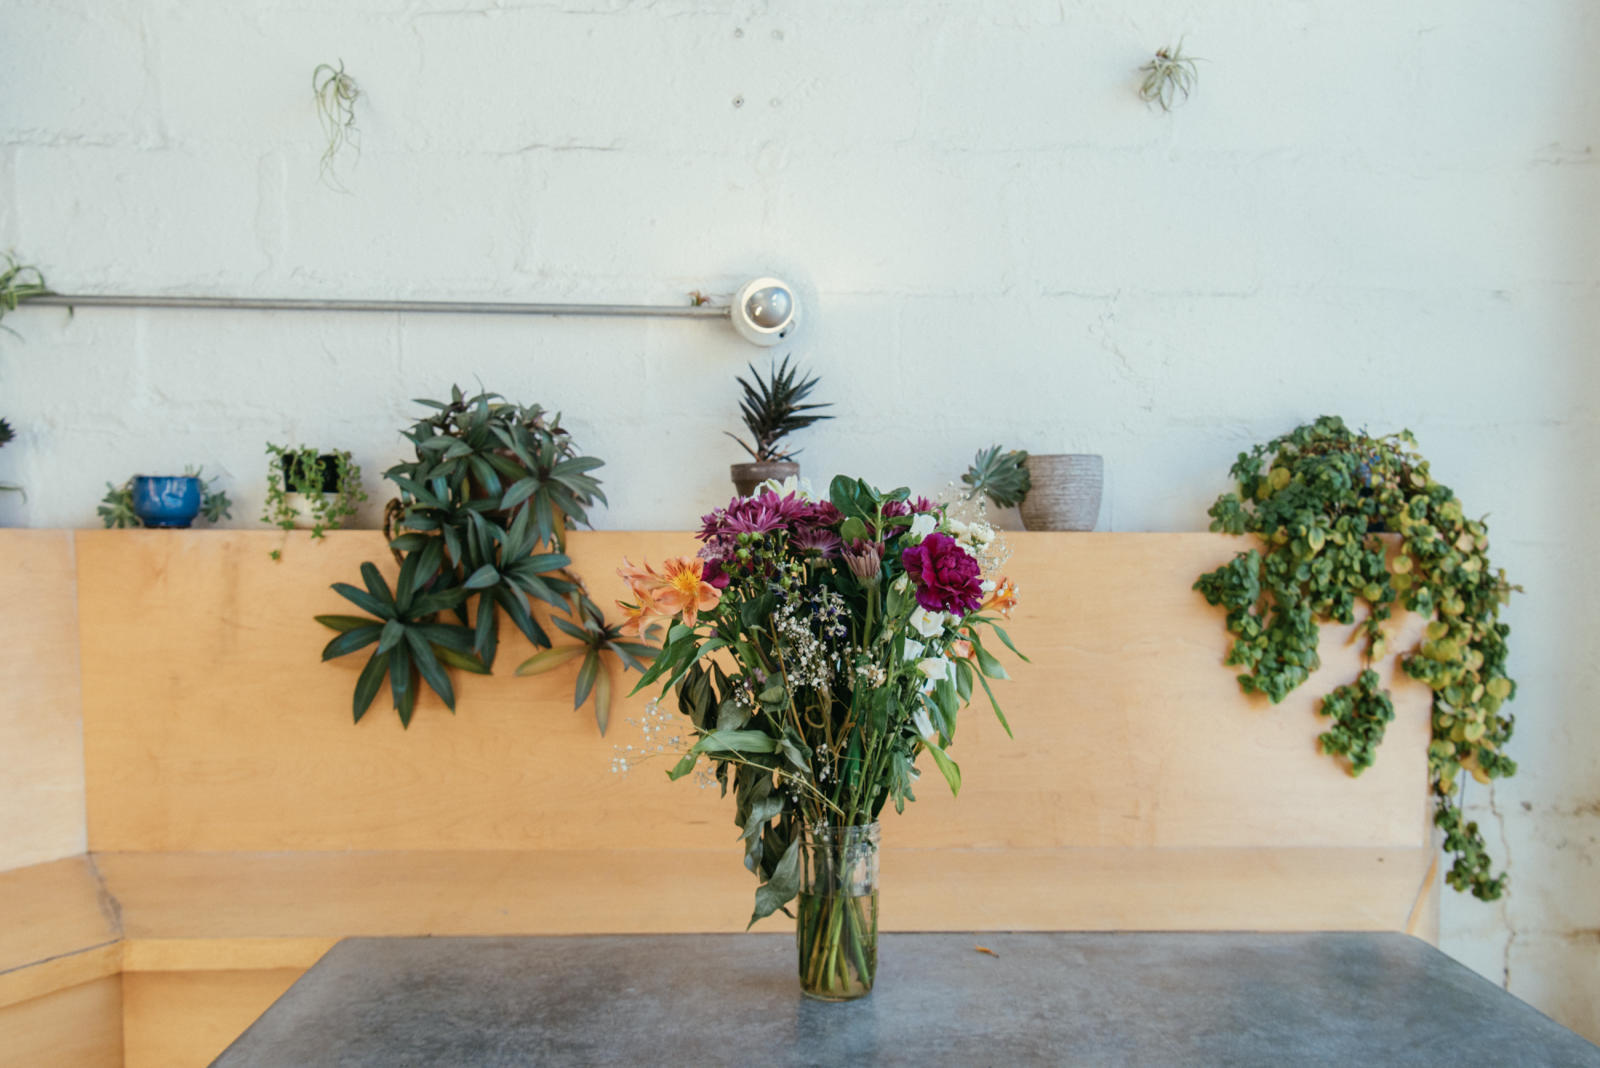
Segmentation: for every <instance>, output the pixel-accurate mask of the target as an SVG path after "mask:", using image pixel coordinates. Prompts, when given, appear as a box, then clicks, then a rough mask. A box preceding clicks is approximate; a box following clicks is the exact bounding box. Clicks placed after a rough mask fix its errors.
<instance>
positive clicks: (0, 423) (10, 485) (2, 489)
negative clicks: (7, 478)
mask: <svg viewBox="0 0 1600 1068" xmlns="http://www.w3.org/2000/svg"><path fill="white" fill-rule="evenodd" d="M16 438H17V432H16V431H15V430H12V429H11V424H10V423H8V422H6V421H5V420H4V419H0V448H4V447H5V446H7V445H9V444H10V443H11V442H13V441H15V440H16ZM21 492H22V487H21V486H19V485H17V484H16V483H14V482H0V493H21Z"/></svg>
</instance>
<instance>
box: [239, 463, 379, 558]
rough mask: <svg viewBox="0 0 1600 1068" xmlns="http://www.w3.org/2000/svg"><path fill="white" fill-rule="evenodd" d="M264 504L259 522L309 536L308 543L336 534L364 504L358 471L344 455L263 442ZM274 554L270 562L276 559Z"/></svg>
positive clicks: (359, 470) (359, 471)
mask: <svg viewBox="0 0 1600 1068" xmlns="http://www.w3.org/2000/svg"><path fill="white" fill-rule="evenodd" d="M267 455H268V456H270V457H271V458H272V459H271V460H269V461H268V462H267V499H266V503H265V505H264V506H263V507H262V511H261V521H262V522H263V523H271V524H272V525H273V526H276V527H280V528H282V529H283V530H296V529H299V530H309V531H311V536H312V537H313V538H320V537H322V535H323V533H324V532H325V531H328V530H336V529H338V528H339V527H340V526H341V525H343V523H344V521H345V520H346V519H348V518H350V517H351V516H353V515H355V514H356V506H357V505H358V504H360V503H361V502H362V501H364V500H366V499H367V495H366V493H365V492H364V491H363V490H362V489H361V467H360V465H359V464H357V463H356V462H355V461H354V460H352V459H351V458H350V454H349V453H348V452H329V453H318V452H317V450H316V449H311V448H290V447H289V446H287V445H274V444H273V443H272V442H270V441H269V442H267ZM279 557H280V551H279V550H277V549H274V550H273V551H272V558H273V559H274V560H277V559H279Z"/></svg>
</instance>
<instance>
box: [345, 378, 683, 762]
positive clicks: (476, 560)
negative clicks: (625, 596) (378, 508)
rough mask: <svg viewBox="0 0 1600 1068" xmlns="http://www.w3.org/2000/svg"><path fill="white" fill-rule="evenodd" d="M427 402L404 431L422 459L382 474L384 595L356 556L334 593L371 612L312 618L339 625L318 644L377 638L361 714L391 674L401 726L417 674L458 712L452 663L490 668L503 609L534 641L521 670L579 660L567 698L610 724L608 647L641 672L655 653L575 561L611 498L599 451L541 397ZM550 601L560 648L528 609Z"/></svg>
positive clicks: (455, 393) (480, 670)
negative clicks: (349, 575) (567, 642)
mask: <svg viewBox="0 0 1600 1068" xmlns="http://www.w3.org/2000/svg"><path fill="white" fill-rule="evenodd" d="M417 403H418V404H421V405H423V406H425V407H427V408H430V409H432V410H433V413H434V414H432V415H429V416H427V417H425V418H423V419H421V420H419V421H418V422H417V423H416V424H415V425H413V426H412V427H411V429H410V430H408V431H405V432H404V436H405V438H406V440H407V441H409V442H411V444H412V446H413V447H414V449H415V451H416V458H415V459H413V460H408V461H405V462H403V463H399V464H396V465H395V466H393V467H391V468H389V470H387V471H385V472H384V477H385V478H386V479H388V480H389V481H390V482H392V483H394V485H395V486H396V487H397V488H398V489H399V496H398V497H396V498H395V499H394V500H392V501H390V502H389V504H388V506H387V508H386V510H385V524H384V525H385V534H386V536H387V537H388V540H389V548H390V551H391V552H393V554H394V556H395V558H396V560H398V561H399V563H400V576H399V579H398V581H397V586H396V589H395V590H393V591H390V590H389V589H388V587H387V586H386V585H385V584H384V582H383V579H382V576H381V575H380V574H379V573H378V569H377V568H376V567H375V566H373V565H372V564H370V563H368V564H364V565H362V576H363V579H364V582H365V586H366V588H365V589H364V590H363V589H359V588H357V587H355V586H351V585H348V584H345V583H338V584H336V585H335V586H334V587H333V589H334V590H335V591H336V592H337V593H339V594H340V596H342V597H344V598H345V599H346V600H349V601H351V602H352V603H354V604H355V605H357V606H358V607H360V608H362V609H363V610H364V611H366V612H368V613H369V614H370V618H369V617H363V616H337V615H328V616H318V617H316V618H317V621H318V622H320V623H322V624H323V625H324V626H327V627H330V628H332V629H334V630H337V631H339V632H340V634H339V636H338V637H336V638H334V639H333V640H332V641H330V642H329V643H328V645H327V647H326V648H325V649H324V650H323V653H322V658H323V659H324V660H331V659H333V658H335V657H340V656H345V655H348V654H350V653H353V652H356V651H358V650H360V649H364V648H366V647H367V646H369V645H373V644H374V643H376V645H377V649H376V650H375V651H374V652H373V653H372V654H371V656H370V658H369V660H368V662H367V666H366V668H365V669H364V670H363V671H362V674H361V676H360V678H359V679H358V680H357V683H356V689H355V695H354V701H353V713H354V717H355V720H356V721H357V722H360V720H361V717H362V716H363V715H364V714H365V713H366V711H367V709H368V708H369V707H370V706H371V704H372V701H373V699H374V698H375V697H376V696H377V694H378V692H379V690H380V689H381V688H382V685H383V681H384V679H385V678H386V677H387V678H388V680H389V684H390V695H391V697H392V699H393V701H394V707H395V711H396V712H397V713H398V714H399V716H400V722H401V723H402V724H404V725H407V726H409V725H410V723H411V717H412V714H413V712H414V710H415V707H416V698H417V694H418V690H419V680H420V683H425V684H426V685H427V686H428V687H429V688H430V689H432V690H433V691H434V692H435V693H436V694H438V695H439V698H440V699H441V700H442V701H444V703H445V706H446V707H447V708H449V709H450V710H451V711H452V712H453V711H455V693H454V689H453V687H452V686H451V685H450V680H449V674H448V670H447V669H451V668H455V669H459V670H463V671H468V672H474V673H477V674H489V673H490V672H491V671H492V670H493V667H494V662H495V655H496V652H497V650H498V648H499V641H500V637H499V615H500V613H501V612H504V613H505V615H506V617H507V618H508V619H510V620H511V622H512V624H513V625H514V626H515V627H516V628H517V629H518V630H519V631H521V633H522V634H523V635H524V636H525V637H526V638H527V639H528V641H529V642H531V643H532V644H533V645H534V646H536V647H538V648H540V649H543V650H546V652H545V653H542V654H536V655H535V656H533V657H531V658H529V659H528V660H527V661H526V662H524V663H523V665H522V666H521V667H520V668H519V669H518V674H536V673H538V672H540V671H546V670H550V669H551V668H554V667H557V666H559V665H560V664H563V663H566V662H568V661H569V660H571V659H574V658H577V657H582V658H583V665H582V666H581V667H580V669H579V672H578V680H577V686H576V690H575V694H574V698H575V699H574V702H573V707H574V708H575V709H576V708H581V707H583V705H584V703H585V702H586V701H587V700H588V699H589V698H590V697H591V695H592V696H593V697H594V699H595V719H596V722H597V723H598V724H599V727H600V731H601V733H602V734H603V733H605V730H606V726H607V723H608V721H609V717H610V713H611V680H610V674H609V671H610V667H609V660H608V658H610V657H615V658H616V659H618V660H620V661H621V662H622V663H623V664H624V665H625V666H626V667H632V668H634V669H636V670H643V668H644V667H645V665H646V664H647V663H648V661H649V659H650V657H651V656H653V655H654V653H655V650H654V649H653V648H652V647H651V646H649V645H647V644H644V643H643V642H639V641H630V640H628V639H627V638H625V637H624V636H623V635H622V633H621V629H620V627H619V626H617V625H613V624H608V623H607V622H606V621H605V617H604V614H603V613H602V612H601V611H600V609H599V607H598V606H597V605H595V603H594V602H593V601H592V600H590V598H589V596H588V594H587V593H586V592H585V591H584V588H583V585H582V583H581V582H580V581H579V580H578V578H577V576H575V575H573V574H572V573H571V572H570V571H569V570H568V566H569V565H570V563H571V559H570V558H569V557H568V556H567V555H566V552H565V549H566V531H567V529H568V527H569V526H570V525H572V524H577V523H583V524H587V523H588V509H589V508H590V507H591V506H592V505H594V504H595V503H596V502H597V501H598V502H601V503H604V501H605V495H604V494H603V493H602V492H601V491H600V483H599V481H598V480H597V479H596V478H595V477H594V476H593V475H592V474H590V472H592V471H594V470H595V469H596V468H598V467H600V466H602V465H603V464H604V461H603V460H600V459H597V458H595V457H592V456H584V455H582V454H581V453H579V451H578V449H577V446H576V445H575V444H574V443H573V441H572V437H571V435H569V434H568V433H567V431H566V430H564V429H563V428H562V427H561V418H560V416H559V415H555V414H552V413H549V412H546V411H545V410H544V409H543V408H541V407H539V406H538V405H532V406H524V405H520V404H513V403H510V402H507V401H505V400H504V399H503V398H502V397H500V396H499V394H495V393H480V394H478V395H477V396H475V397H465V396H463V395H462V392H461V390H460V389H459V388H452V390H451V396H450V400H449V401H433V400H419V401H417ZM534 601H542V602H543V603H544V604H545V605H546V606H547V607H548V609H549V619H550V622H551V623H552V624H553V625H554V626H555V627H556V629H557V630H559V631H561V632H562V633H564V634H567V635H569V636H571V637H572V638H574V639H576V641H577V644H576V645H572V646H563V647H561V648H559V649H553V648H552V644H553V643H552V642H551V640H550V637H549V634H548V633H547V632H546V631H545V629H544V627H543V626H541V625H540V623H539V621H538V620H537V619H536V618H535V616H534V613H533V607H532V602H534Z"/></svg>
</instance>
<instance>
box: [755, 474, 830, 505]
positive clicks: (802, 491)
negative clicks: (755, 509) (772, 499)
mask: <svg viewBox="0 0 1600 1068" xmlns="http://www.w3.org/2000/svg"><path fill="white" fill-rule="evenodd" d="M767 490H771V491H772V492H774V493H776V494H777V495H778V496H780V497H787V496H789V494H791V493H798V494H799V495H800V499H801V500H802V501H815V500H816V499H817V498H816V495H815V494H814V493H813V492H812V490H811V480H810V479H808V478H801V477H800V476H798V475H790V476H789V477H788V478H786V479H784V480H783V481H782V482H779V481H778V480H777V479H775V478H769V479H767V480H766V481H765V482H763V483H761V484H760V485H759V486H757V487H756V488H755V490H754V491H753V492H752V493H751V494H750V496H752V497H759V496H761V495H762V494H763V493H765V492H766V491H767Z"/></svg>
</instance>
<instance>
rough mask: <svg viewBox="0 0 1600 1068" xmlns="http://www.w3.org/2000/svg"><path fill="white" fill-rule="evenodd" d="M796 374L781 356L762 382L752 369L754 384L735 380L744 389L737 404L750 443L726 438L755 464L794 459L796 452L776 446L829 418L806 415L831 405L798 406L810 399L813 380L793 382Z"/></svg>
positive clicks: (734, 438)
mask: <svg viewBox="0 0 1600 1068" xmlns="http://www.w3.org/2000/svg"><path fill="white" fill-rule="evenodd" d="M798 373H799V372H798V369H797V368H791V367H790V366H789V357H787V356H785V357H784V358H783V362H782V363H780V364H779V365H778V366H777V367H774V368H773V369H772V370H771V372H770V373H769V374H768V375H767V377H766V378H765V379H763V378H762V377H761V375H760V374H758V373H757V372H756V369H755V367H753V366H752V367H750V377H751V378H753V379H755V383H754V384H753V385H752V384H751V383H750V382H747V381H745V380H744V379H743V378H740V379H739V380H738V382H739V385H741V386H743V387H744V400H742V401H740V402H739V411H740V413H741V414H742V415H743V417H744V425H745V429H747V430H749V431H750V440H749V441H748V442H747V441H745V440H744V439H743V438H740V437H738V436H737V435H735V434H731V433H730V434H728V436H729V437H730V438H733V440H734V441H737V442H738V443H739V445H740V446H741V447H742V448H743V449H744V451H745V452H747V453H749V454H750V456H751V457H752V458H753V459H754V460H755V461H756V462H757V463H771V462H772V461H775V460H787V459H788V458H789V457H791V456H794V455H795V454H796V453H797V452H798V451H799V450H798V449H785V448H781V447H780V446H779V442H781V441H782V440H783V439H784V438H785V437H787V436H788V435H790V434H792V433H794V432H795V431H796V430H804V429H805V428H806V427H808V426H810V425H811V424H812V423H816V422H820V421H821V420H823V419H832V418H833V416H831V415H811V414H807V413H810V412H814V411H816V410H817V409H819V408H829V407H832V405H829V404H802V403H801V401H803V400H805V399H806V397H808V396H810V395H811V390H812V389H813V388H814V387H815V386H816V384H817V380H816V379H815V378H805V379H801V380H800V381H798V382H797V381H795V378H796V375H797V374H798Z"/></svg>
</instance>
